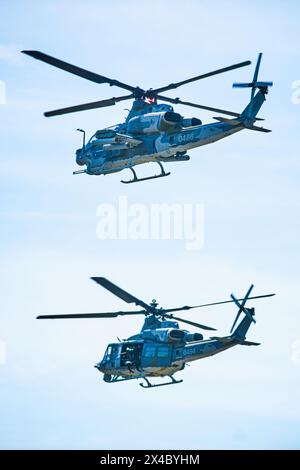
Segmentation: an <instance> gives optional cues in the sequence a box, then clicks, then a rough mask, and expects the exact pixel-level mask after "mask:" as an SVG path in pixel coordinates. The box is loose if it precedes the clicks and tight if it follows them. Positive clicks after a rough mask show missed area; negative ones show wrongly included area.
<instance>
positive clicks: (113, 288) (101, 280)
mask: <svg viewBox="0 0 300 470" xmlns="http://www.w3.org/2000/svg"><path fill="white" fill-rule="evenodd" d="M91 279H93V281H95V282H97V284H100V286H102V287H104V288H105V289H107V290H109V291H110V292H111V293H112V294H114V295H116V296H117V297H119V298H120V299H122V300H124V301H125V302H127V303H128V304H132V303H134V304H135V305H139V306H140V307H143V308H144V309H145V310H147V312H152V311H153V308H152V307H151V306H150V305H148V304H146V303H145V302H143V301H142V300H140V299H138V298H137V297H134V296H133V295H131V294H129V292H126V291H125V290H124V289H121V288H120V287H118V286H117V285H116V284H113V283H112V282H111V281H109V280H108V279H106V278H105V277H91ZM154 310H155V309H154Z"/></svg>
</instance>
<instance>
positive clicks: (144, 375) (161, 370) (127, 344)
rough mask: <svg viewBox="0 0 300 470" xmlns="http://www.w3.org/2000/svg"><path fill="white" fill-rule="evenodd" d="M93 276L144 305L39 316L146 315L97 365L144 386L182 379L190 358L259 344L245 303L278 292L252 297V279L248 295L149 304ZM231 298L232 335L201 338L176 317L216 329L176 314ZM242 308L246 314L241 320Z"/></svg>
mask: <svg viewBox="0 0 300 470" xmlns="http://www.w3.org/2000/svg"><path fill="white" fill-rule="evenodd" d="M91 279H92V280H93V281H95V282H96V283H97V284H99V285H100V286H102V287H104V288H105V289H107V290H108V291H109V292H111V293H112V294H114V295H115V296H117V297H119V298H120V299H122V300H123V301H125V302H127V303H128V304H135V305H136V306H139V307H141V308H142V310H137V311H129V312H128V311H127V312H126V311H125V312H123V311H118V312H106V313H75V314H67V315H40V316H38V317H37V319H79V318H116V317H118V316H127V315H128V316H130V315H142V316H145V317H146V318H145V321H144V324H143V327H142V329H141V331H140V333H138V334H135V335H133V336H130V337H129V338H128V339H125V340H122V341H121V340H119V342H118V343H111V344H109V345H108V346H107V349H106V351H105V354H104V357H103V359H102V360H101V361H100V362H99V363H97V364H96V365H95V367H96V368H97V369H98V370H99V371H100V372H102V373H103V374H104V375H103V380H104V381H105V382H107V383H116V382H123V381H126V380H132V379H143V380H144V382H145V384H144V383H140V385H141V386H142V387H144V388H153V387H161V386H165V385H175V384H179V383H181V382H182V381H183V380H176V379H175V378H174V377H173V375H174V374H175V373H176V372H178V371H181V370H183V369H184V367H185V365H186V364H187V363H188V362H192V361H196V360H198V359H203V358H206V357H209V356H213V355H215V354H218V353H220V352H223V351H225V350H226V349H229V348H232V347H234V346H238V345H244V346H258V345H259V344H260V343H254V342H252V341H246V333H247V331H248V329H249V327H250V325H251V323H255V318H254V315H255V310H254V308H248V307H246V302H247V300H250V299H251V300H253V299H261V298H264V297H272V296H273V295H275V294H265V295H258V296H255V297H250V294H251V292H252V289H253V287H254V286H253V285H251V286H250V288H249V290H248V292H247V293H246V295H245V297H243V298H242V299H237V298H236V297H235V296H234V295H233V294H231V300H225V301H222V302H213V303H208V304H202V305H194V306H189V305H185V306H183V307H175V308H161V307H159V306H158V303H157V301H156V300H152V302H151V303H149V304H148V303H146V302H144V301H143V300H140V299H138V298H137V297H135V296H134V295H132V294H130V293H129V292H127V291H125V290H124V289H121V288H120V287H119V286H117V285H116V284H114V283H112V282H111V281H109V280H108V279H106V278H104V277H92V278H91ZM230 302H234V303H235V304H236V306H237V307H238V313H237V315H236V318H235V320H234V323H233V325H232V327H231V330H230V335H228V336H223V337H219V336H212V337H210V338H209V339H203V335H202V334H201V333H198V332H189V331H187V330H185V329H181V328H180V327H179V324H178V322H182V323H186V324H188V325H192V326H194V327H197V328H200V329H203V330H211V331H216V329H215V328H213V327H211V326H207V325H203V324H201V323H198V322H194V321H191V320H187V319H184V318H180V317H177V316H174V315H173V313H174V312H179V311H186V310H191V309H195V308H202V307H210V306H213V305H220V304H227V303H230ZM242 313H243V314H244V317H243V319H242V320H241V321H240V323H239V324H238V325H237V323H238V320H239V317H240V315H241V314H242ZM236 325H237V326H236ZM165 376H167V377H169V378H170V381H169V382H164V383H159V384H153V383H151V382H150V380H149V378H150V377H152V378H153V377H156V378H157V377H165Z"/></svg>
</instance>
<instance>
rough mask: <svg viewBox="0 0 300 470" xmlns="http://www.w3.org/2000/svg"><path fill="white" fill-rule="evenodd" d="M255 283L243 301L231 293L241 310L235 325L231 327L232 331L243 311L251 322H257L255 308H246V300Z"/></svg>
mask: <svg viewBox="0 0 300 470" xmlns="http://www.w3.org/2000/svg"><path fill="white" fill-rule="evenodd" d="M253 287H254V285H253V284H251V286H250V288H249V289H248V292H247V294H246V295H245V297H244V298H243V300H242V302H241V303H240V302H239V301H238V300H237V299H236V298H235V296H234V295H233V294H231V296H230V297H231V298H232V300H233V301H234V303H235V304H236V305H237V306H238V307H239V311H238V313H237V316H236V317H235V320H234V322H233V325H232V327H231V330H230V333H232V332H233V330H234V328H235V325H236V324H237V322H238V319H239V317H240V315H241V313H242V312H243V313H244V314H245V315H246V316H247V317H248V318H249V320H250V321H251V322H253V323H256V320H255V319H254V318H253V317H254V308H246V307H245V305H246V302H247V300H248V298H249V296H250V294H251V292H252V289H253Z"/></svg>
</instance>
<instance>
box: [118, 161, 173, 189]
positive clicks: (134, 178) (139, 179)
mask: <svg viewBox="0 0 300 470" xmlns="http://www.w3.org/2000/svg"><path fill="white" fill-rule="evenodd" d="M155 163H157V164H158V165H159V166H160V170H161V172H160V174H159V175H153V176H146V177H145V178H138V177H137V174H136V172H135V170H134V169H133V168H129V170H131V171H132V173H133V179H132V180H128V181H124V180H121V183H124V184H130V183H138V182H139V181H146V180H154V179H156V178H164V177H165V176H169V175H170V174H171V173H170V172H168V173H166V172H165V169H164V167H163V166H162V164H161V163H160V162H155Z"/></svg>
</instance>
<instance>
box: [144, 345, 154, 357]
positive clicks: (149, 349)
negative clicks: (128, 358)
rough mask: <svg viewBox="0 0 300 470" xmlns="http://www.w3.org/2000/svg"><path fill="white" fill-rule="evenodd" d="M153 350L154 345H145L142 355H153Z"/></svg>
mask: <svg viewBox="0 0 300 470" xmlns="http://www.w3.org/2000/svg"><path fill="white" fill-rule="evenodd" d="M155 351H156V348H155V346H148V345H146V346H145V350H144V356H145V357H155Z"/></svg>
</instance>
